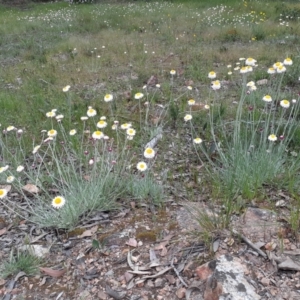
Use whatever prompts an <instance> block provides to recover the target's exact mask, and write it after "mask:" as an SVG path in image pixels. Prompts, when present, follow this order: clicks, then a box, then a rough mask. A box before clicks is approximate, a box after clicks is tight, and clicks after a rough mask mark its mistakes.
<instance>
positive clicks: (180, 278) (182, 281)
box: [170, 258, 188, 287]
mask: <svg viewBox="0 0 300 300" xmlns="http://www.w3.org/2000/svg"><path fill="white" fill-rule="evenodd" d="M173 261H174V258H172V260H171V264H170V265H171V267H172V268H173V270H174V272H175V273H176V275H177V277H178V278H179V280H180V281H181V283H182V284H183V285H184V286H185V287H188V285H187V284H186V283H185V282H184V280H183V279H182V277H181V276H180V275H179V272H178V270H177V269H176V268H175V266H174V264H173Z"/></svg>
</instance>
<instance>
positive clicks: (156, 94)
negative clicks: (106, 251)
mask: <svg viewBox="0 0 300 300" xmlns="http://www.w3.org/2000/svg"><path fill="white" fill-rule="evenodd" d="M299 9H300V8H299V3H298V2H295V1H285V3H284V5H283V6H282V8H281V1H259V0H257V1H236V0H230V1H220V0H212V1H192V0H190V1H183V0H182V1H177V0H174V1H170V2H169V1H157V2H153V1H150V2H147V1H134V2H127V1H123V2H122V1H105V2H101V3H100V4H97V3H95V4H91V5H69V4H68V3H66V2H57V3H46V4H36V3H31V4H30V5H28V6H27V7H25V9H24V7H22V8H18V7H8V6H4V5H1V4H0V65H1V68H0V103H1V108H2V118H1V125H2V128H3V129H5V128H6V127H7V126H9V125H13V126H15V127H17V128H18V129H20V128H22V129H23V131H24V133H26V139H24V151H25V158H26V159H29V160H30V159H32V154H31V151H32V147H33V145H37V144H39V143H40V142H41V140H42V134H41V130H49V129H51V128H52V127H53V126H54V127H55V126H56V123H55V124H54V125H53V122H52V121H51V122H50V121H49V119H47V118H46V117H45V114H46V113H47V112H49V111H51V110H52V109H54V108H56V109H58V112H59V113H61V114H63V115H65V118H64V120H63V124H64V128H65V130H66V132H68V131H69V130H70V129H73V128H77V129H78V128H79V127H80V126H81V121H80V117H81V116H83V115H86V111H87V107H88V106H92V107H93V108H95V109H96V110H97V112H98V115H97V117H100V116H102V115H105V116H106V117H107V121H108V123H109V125H110V126H111V124H112V122H113V121H114V120H118V121H120V124H121V123H125V122H132V124H133V127H134V128H135V129H136V130H137V135H136V137H135V139H134V141H133V142H132V144H131V147H132V149H133V151H135V152H136V153H137V154H136V155H137V157H135V158H134V163H136V162H137V161H138V160H139V159H141V155H140V153H141V151H142V150H143V148H144V145H145V144H146V143H147V142H148V141H149V140H150V139H151V138H152V137H154V136H155V132H156V131H157V128H158V127H159V128H163V129H162V130H163V132H164V139H163V140H162V141H160V142H159V144H158V147H159V156H158V162H157V165H156V166H155V167H156V169H155V172H157V173H156V174H155V177H158V178H159V177H160V174H161V173H163V174H165V173H168V174H171V176H173V175H174V176H175V175H177V174H176V173H177V172H180V173H182V174H184V173H189V172H190V168H192V167H191V166H193V165H195V166H197V165H198V164H199V161H198V160H197V158H196V157H195V154H194V152H193V147H192V146H191V145H190V144H191V143H190V142H191V133H190V130H189V126H187V124H186V123H185V122H184V121H183V116H184V115H185V113H186V112H188V111H189V107H188V106H187V104H186V101H187V100H189V99H191V98H194V99H195V100H196V102H197V103H198V104H200V105H199V107H196V108H195V110H193V122H194V128H195V131H196V132H197V134H199V135H201V137H202V138H203V139H205V145H206V144H207V148H209V149H210V148H212V147H211V146H212V145H213V143H212V140H211V138H212V137H211V136H210V130H211V124H210V123H209V120H208V118H207V112H206V111H205V110H204V109H203V105H204V104H208V105H211V104H213V102H214V101H215V98H214V94H213V93H212V91H211V89H210V82H211V80H210V79H209V78H208V77H207V74H208V72H210V71H212V70H213V71H215V72H216V73H217V78H218V79H219V80H221V81H222V90H221V93H220V98H219V99H220V101H221V102H222V117H224V120H225V121H226V122H228V123H230V122H231V121H232V120H234V118H235V112H236V105H235V104H234V102H236V101H238V99H240V94H241V76H240V74H239V71H234V70H233V69H234V67H236V66H237V65H236V63H239V62H240V61H239V58H241V57H246V58H247V57H253V58H255V59H256V60H257V61H258V66H257V67H256V68H255V72H253V73H251V74H249V76H248V78H247V79H248V81H250V80H254V81H257V80H260V79H266V78H267V79H269V78H271V77H270V76H269V75H268V74H267V72H266V70H267V69H268V68H269V67H270V66H272V65H273V63H275V62H276V61H282V60H283V59H284V58H286V57H291V58H292V59H293V62H294V63H293V66H291V67H290V68H289V72H287V74H286V76H284V78H283V81H282V84H281V88H280V91H278V93H277V97H278V99H277V100H280V99H281V98H280V97H284V98H288V99H291V98H293V97H296V96H295V90H296V87H297V84H298V82H299V80H298V77H299V74H300V73H299V72H300V58H299V57H300V52H299V51H300V50H299V49H300V45H299V41H298V36H299V35H300V26H299V20H298V17H299V15H298V12H299ZM281 14H282V15H284V17H283V16H281ZM287 16H288V18H287ZM291 17H292V18H291ZM283 18H284V19H283ZM280 19H281V20H280ZM75 48H76V50H74V49H75ZM227 65H232V67H231V68H228V67H227ZM171 69H174V70H176V72H177V75H176V76H174V77H171V76H170V70H171ZM229 70H231V71H232V72H233V74H232V75H228V71H229ZM151 76H155V78H157V82H156V83H159V84H160V85H161V87H160V88H159V89H156V88H155V87H148V88H147V90H144V89H143V86H144V85H145V84H146V83H147V81H148V80H149V78H151ZM223 81H225V82H227V83H225V84H223ZM272 82H273V81H272ZM272 84H273V83H269V84H268V85H267V86H263V87H261V88H259V90H258V91H257V93H258V96H257V99H259V100H257V101H258V102H259V101H260V99H261V97H262V96H263V94H266V93H271V92H272V91H273V90H272V89H273V88H274V86H272ZM66 85H70V86H71V89H70V91H69V92H68V93H64V92H63V91H62V88H63V87H64V86H66ZM187 85H192V86H193V90H192V91H189V90H187V88H186V86H187ZM276 86H277V87H278V84H277V85H276ZM223 87H224V88H223ZM136 92H143V93H144V94H145V98H144V99H143V101H141V103H138V101H137V100H135V99H134V97H133V95H134V94H135V93H136ZM106 93H112V94H113V95H114V102H113V104H112V105H110V104H109V103H105V102H104V101H103V97H104V95H105V94H106ZM147 93H149V95H147ZM130 95H131V96H130ZM145 99H147V101H148V102H149V103H150V104H151V105H150V106H151V108H150V110H149V111H148V112H147V113H149V114H148V115H147V116H148V117H149V120H147V122H144V118H146V111H147V108H146V106H144V102H145V101H146V100H145ZM282 99H283V98H282ZM158 105H159V106H158ZM258 107H259V105H258ZM193 109H194V108H193ZM259 109H260V110H262V109H263V108H262V107H261V106H260V107H259ZM70 112H71V115H70ZM246 115H247V113H246ZM218 117H220V116H218V114H216V115H215V116H214V118H215V121H218V120H217V119H218ZM96 122H97V121H96ZM94 125H95V124H93V122H92V121H91V122H90V123H88V126H87V128H86V129H87V130H90V131H91V132H93V130H94V127H95V126H94ZM231 129H232V128H230V126H228V128H227V129H226V130H227V131H228V132H229V133H230V130H231ZM104 131H105V133H106V134H108V135H109V136H112V135H113V131H112V130H111V129H110V128H106V129H105V130H104ZM217 135H219V136H220V135H221V132H220V131H217ZM298 135H299V134H298ZM229 136H230V134H229ZM3 137H4V140H6V138H7V136H3ZM60 141H61V140H60ZM7 142H8V143H10V144H9V147H11V148H14V147H16V145H18V140H14V141H7ZM61 142H62V141H61ZM291 144H292V145H293V147H294V148H295V149H296V151H298V150H299V146H300V141H299V138H297V133H296V138H295V140H293V141H292V142H291ZM289 146H290V145H289ZM170 152H171V153H170ZM213 155H214V152H213V151H211V152H209V156H213ZM169 156H171V157H169ZM173 156H174V159H173V162H172V161H168V159H172V158H173ZM184 159H186V160H187V161H188V163H186V164H183V165H181V164H180V165H179V166H177V165H176V164H175V163H174V161H176V160H179V161H181V160H184ZM7 163H8V164H9V163H10V162H7ZM155 172H154V173H155ZM191 172H192V173H194V174H195V170H192V171H191ZM198 175H199V174H197V176H196V177H199V178H200V180H204V181H205V182H206V183H207V182H211V185H210V186H207V190H209V192H210V193H212V195H217V196H214V197H215V198H217V197H219V195H220V194H219V191H218V189H219V187H218V186H216V187H215V186H214V182H213V181H211V180H209V179H207V176H208V175H207V173H206V172H203V173H202V172H200V175H199V176H198ZM285 176H288V175H287V174H286V175H285ZM169 177H170V176H169ZM204 177H205V178H204ZM151 178H152V177H151ZM201 178H202V179H201ZM286 178H287V177H286ZM147 179H149V178H147ZM169 179H170V178H169ZM273 179H274V178H273ZM273 179H272V180H273ZM151 180H152V179H151ZM159 180H161V182H162V181H163V180H162V179H161V178H159ZM272 180H271V181H272ZM196 181H197V180H196ZM274 181H275V179H274ZM283 181H284V182H287V181H286V180H283ZM295 182H296V181H295ZM233 183H234V184H236V182H233ZM155 184H156V183H152V182H150V181H147V180H145V181H144V182H143V186H142V187H143V190H142V192H140V193H138V187H136V186H135V185H132V186H131V192H132V191H133V194H134V197H135V198H138V199H140V198H145V197H147V195H148V196H149V198H152V201H154V202H160V201H162V198H163V196H162V193H163V192H162V190H163V189H162V190H160V188H156V185H155ZM186 186H187V182H183V183H182V185H181V186H180V188H182V192H183V193H186V190H188V188H187V189H186ZM287 189H288V190H289V191H290V192H291V191H293V192H295V190H294V186H293V187H290V188H287ZM164 190H166V189H164ZM155 191H158V192H157V193H156V192H155ZM197 191H198V187H196V192H195V193H196V194H197ZM216 191H217V192H216ZM257 192H258V191H256V193H255V194H256V195H257ZM199 193H200V192H199ZM225 194H226V193H223V195H225ZM230 195H231V196H232V193H231V194H230ZM249 195H252V190H251V188H250V190H249ZM238 196H240V195H238ZM91 197H92V196H91ZM227 198H228V197H227ZM246 198H247V197H246ZM250 198H251V197H250ZM221 200H224V199H221ZM227 200H228V199H226V200H224V201H225V203H229V202H226V201H227ZM247 200H249V199H247ZM228 205H229V204H228ZM78 219H80V218H79V216H78ZM78 219H76V222H77V221H78ZM294 219H295V218H294ZM76 222H75V223H76Z"/></svg>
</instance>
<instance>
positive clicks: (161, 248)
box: [154, 242, 168, 256]
mask: <svg viewBox="0 0 300 300" xmlns="http://www.w3.org/2000/svg"><path fill="white" fill-rule="evenodd" d="M165 243H166V242H165ZM165 243H161V244H159V245H158V246H155V248H154V249H155V250H162V251H161V252H160V256H166V255H167V253H168V249H167V248H166V247H165V245H164V244H165Z"/></svg>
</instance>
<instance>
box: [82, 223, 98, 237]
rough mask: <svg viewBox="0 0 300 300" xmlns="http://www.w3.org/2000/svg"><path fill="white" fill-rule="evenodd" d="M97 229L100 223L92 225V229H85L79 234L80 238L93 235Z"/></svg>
mask: <svg viewBox="0 0 300 300" xmlns="http://www.w3.org/2000/svg"><path fill="white" fill-rule="evenodd" d="M97 230H98V225H96V226H94V227H92V228H91V229H88V230H86V231H84V232H83V233H82V234H81V235H78V238H80V239H82V238H84V237H89V236H92V235H94V234H95V233H96V232H97Z"/></svg>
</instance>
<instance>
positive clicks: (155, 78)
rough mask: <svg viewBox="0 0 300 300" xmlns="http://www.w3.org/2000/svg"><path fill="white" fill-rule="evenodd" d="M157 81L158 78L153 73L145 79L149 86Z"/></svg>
mask: <svg viewBox="0 0 300 300" xmlns="http://www.w3.org/2000/svg"><path fill="white" fill-rule="evenodd" d="M157 83H158V79H157V76H155V75H152V76H151V77H150V78H149V79H148V81H147V85H149V86H155V85H156V84H157Z"/></svg>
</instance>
